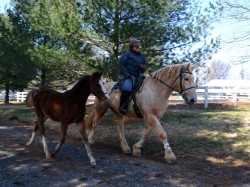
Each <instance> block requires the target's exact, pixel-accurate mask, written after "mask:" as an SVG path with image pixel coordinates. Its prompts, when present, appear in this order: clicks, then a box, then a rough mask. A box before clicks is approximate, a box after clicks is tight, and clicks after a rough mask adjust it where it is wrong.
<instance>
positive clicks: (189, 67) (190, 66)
mask: <svg viewBox="0 0 250 187" xmlns="http://www.w3.org/2000/svg"><path fill="white" fill-rule="evenodd" d="M194 68H195V64H193V63H188V64H186V65H184V66H182V72H192V71H193V69H194Z"/></svg>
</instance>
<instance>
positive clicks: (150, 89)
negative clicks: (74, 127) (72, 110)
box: [86, 63, 197, 163]
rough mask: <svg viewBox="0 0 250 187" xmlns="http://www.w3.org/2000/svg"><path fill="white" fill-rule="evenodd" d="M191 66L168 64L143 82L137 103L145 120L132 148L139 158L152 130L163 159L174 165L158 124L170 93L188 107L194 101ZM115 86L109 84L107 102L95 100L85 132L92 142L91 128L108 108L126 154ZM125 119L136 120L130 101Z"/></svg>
mask: <svg viewBox="0 0 250 187" xmlns="http://www.w3.org/2000/svg"><path fill="white" fill-rule="evenodd" d="M194 67H195V65H194V64H191V63H189V64H185V65H170V66H167V67H164V68H161V69H159V70H157V71H155V72H153V73H152V74H151V75H150V76H149V77H146V79H145V80H144V83H143V86H142V88H141V91H140V92H138V93H136V103H137V105H138V107H139V109H140V112H141V114H142V116H143V119H144V121H145V122H146V125H145V128H144V129H143V132H142V137H141V139H140V140H139V141H138V142H137V143H135V144H134V145H133V155H134V156H140V155H141V148H142V145H143V143H144V142H145V140H146V139H147V138H148V136H149V135H150V133H151V132H152V130H155V131H156V133H157V135H158V137H159V138H160V140H161V141H162V142H163V145H164V149H165V156H164V158H165V159H166V161H167V162H168V163H172V162H175V160H176V157H175V155H174V153H173V151H172V149H171V147H170V145H169V142H168V139H167V134H166V132H165V130H164V128H163V127H162V125H161V123H160V121H159V120H160V119H161V117H162V116H163V115H164V113H165V111H166V108H167V105H168V99H169V97H170V95H171V93H172V92H173V91H176V92H178V93H179V94H180V95H181V96H182V97H183V99H184V100H185V102H186V103H187V104H190V105H191V104H193V103H195V102H196V100H197V97H196V89H195V88H196V85H195V83H194V78H193V75H192V71H193V69H194ZM114 84H115V83H114V82H111V83H108V84H107V85H105V86H106V88H107V91H108V92H109V93H110V98H109V99H108V100H107V101H106V102H102V103H100V102H99V101H97V100H96V101H95V104H94V108H93V110H92V112H91V113H90V115H89V116H88V118H87V120H86V132H87V135H88V138H89V141H90V143H93V142H94V139H93V135H94V129H95V127H96V125H97V124H98V122H99V120H100V119H101V117H103V115H104V114H105V113H106V112H107V111H108V109H109V108H110V109H111V110H112V111H113V112H114V114H115V116H116V119H117V123H116V125H117V130H118V134H119V138H120V143H121V148H122V150H123V152H124V153H126V154H129V153H131V150H130V148H129V146H128V143H127V141H126V138H125V136H124V125H123V123H124V118H125V116H123V115H122V114H120V113H119V103H120V92H118V91H112V90H111V89H112V87H113V85H114ZM126 116H128V117H135V118H136V117H137V115H136V114H135V112H134V110H133V101H132V102H130V104H129V108H128V113H127V115H126Z"/></svg>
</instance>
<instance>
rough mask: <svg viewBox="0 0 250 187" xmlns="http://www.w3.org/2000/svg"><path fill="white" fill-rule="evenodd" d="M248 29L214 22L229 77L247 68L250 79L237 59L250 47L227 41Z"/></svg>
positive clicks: (4, 0) (0, 4)
mask: <svg viewBox="0 0 250 187" xmlns="http://www.w3.org/2000/svg"><path fill="white" fill-rule="evenodd" d="M216 1H217V0H201V2H202V6H208V4H209V2H212V3H215V2H216ZM229 1H231V2H243V4H246V2H247V4H248V5H249V6H250V2H248V1H249V0H229ZM9 3H10V0H0V12H3V11H4V8H5V5H6V4H7V5H8V4H9ZM244 29H247V30H248V31H250V24H248V25H246V24H245V23H241V22H235V21H229V20H227V19H222V20H221V22H220V23H217V24H214V30H213V31H212V36H213V37H218V36H221V39H222V43H221V49H220V50H219V51H218V53H216V54H214V55H213V58H212V60H211V61H213V60H218V61H222V62H225V63H229V64H230V65H231V70H230V72H229V75H230V76H229V77H228V79H240V76H239V71H241V69H242V68H244V69H245V72H247V74H248V76H247V77H246V78H248V79H250V62H247V63H245V64H244V65H242V64H237V62H236V61H235V59H237V57H239V56H241V55H250V48H247V47H246V46H245V45H244V43H241V44H240V43H235V44H233V45H232V44H228V42H227V41H230V40H232V39H233V37H234V36H235V35H237V33H239V32H241V31H243V30H244Z"/></svg>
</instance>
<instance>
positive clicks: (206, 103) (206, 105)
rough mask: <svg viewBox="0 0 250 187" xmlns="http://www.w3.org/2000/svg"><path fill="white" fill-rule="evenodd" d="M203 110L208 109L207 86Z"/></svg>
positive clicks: (206, 87)
mask: <svg viewBox="0 0 250 187" xmlns="http://www.w3.org/2000/svg"><path fill="white" fill-rule="evenodd" d="M204 94H205V95H204V108H208V86H205V93H204Z"/></svg>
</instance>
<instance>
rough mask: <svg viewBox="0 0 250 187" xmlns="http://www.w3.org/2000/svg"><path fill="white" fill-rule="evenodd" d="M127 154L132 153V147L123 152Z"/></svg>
mask: <svg viewBox="0 0 250 187" xmlns="http://www.w3.org/2000/svg"><path fill="white" fill-rule="evenodd" d="M123 153H124V154H125V155H131V154H132V152H131V150H130V149H128V150H126V151H124V152H123Z"/></svg>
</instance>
